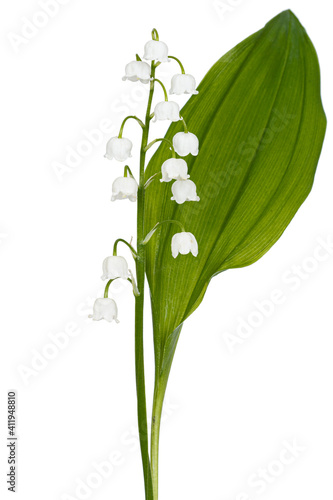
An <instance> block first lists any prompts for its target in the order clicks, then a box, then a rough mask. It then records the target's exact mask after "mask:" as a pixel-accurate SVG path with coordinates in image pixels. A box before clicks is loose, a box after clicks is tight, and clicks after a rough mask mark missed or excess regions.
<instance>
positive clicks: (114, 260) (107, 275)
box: [102, 255, 129, 280]
mask: <svg viewBox="0 0 333 500" xmlns="http://www.w3.org/2000/svg"><path fill="white" fill-rule="evenodd" d="M128 277H129V271H128V264H127V261H126V259H125V258H124V257H120V256H118V255H112V256H111V257H106V258H105V259H104V261H103V274H102V280H114V279H116V278H122V279H124V280H127V278H128Z"/></svg>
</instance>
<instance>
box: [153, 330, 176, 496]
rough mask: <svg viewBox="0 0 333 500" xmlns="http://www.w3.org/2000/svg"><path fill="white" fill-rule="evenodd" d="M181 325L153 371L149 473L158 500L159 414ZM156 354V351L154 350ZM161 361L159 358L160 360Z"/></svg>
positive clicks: (160, 413) (160, 414)
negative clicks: (165, 354)
mask: <svg viewBox="0 0 333 500" xmlns="http://www.w3.org/2000/svg"><path fill="white" fill-rule="evenodd" d="M181 329H182V326H179V327H178V328H176V330H174V332H173V336H174V340H173V344H174V345H173V349H172V351H171V352H172V353H171V356H170V358H169V360H168V362H166V363H163V359H162V367H161V366H160V364H159V363H156V362H155V366H156V372H155V386H154V400H153V412H152V419H151V452H150V460H151V473H152V478H153V490H154V500H158V452H159V441H160V427H161V416H162V408H163V401H164V396H165V391H166V388H167V384H168V379H169V374H170V369H171V365H172V360H173V356H174V353H175V350H176V347H177V343H178V339H179V335H180V332H181ZM155 354H156V352H155ZM160 361H161V360H160Z"/></svg>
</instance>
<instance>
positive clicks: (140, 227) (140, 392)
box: [135, 61, 155, 500]
mask: <svg viewBox="0 0 333 500" xmlns="http://www.w3.org/2000/svg"><path fill="white" fill-rule="evenodd" d="M154 77H155V65H154V61H152V63H151V78H152V79H154ZM153 94H154V81H151V83H150V91H149V97H148V104H147V112H146V118H145V126H144V128H143V132H142V141H141V149H140V178H139V187H138V201H137V255H138V258H137V259H136V274H137V286H138V290H139V293H140V295H139V296H137V297H135V373H136V391H137V411H138V426H139V438H140V447H141V457H142V465H143V473H144V482H145V493H146V500H153V499H154V497H153V485H152V477H151V469H150V460H149V451H148V425H147V408H146V389H145V374H144V350H143V311H144V286H145V265H146V249H145V245H144V244H143V239H144V234H145V227H144V209H145V187H144V184H145V178H144V177H145V160H146V147H147V144H148V136H149V123H150V112H151V105H152V100H153Z"/></svg>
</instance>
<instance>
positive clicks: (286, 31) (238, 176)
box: [145, 11, 326, 385]
mask: <svg viewBox="0 0 333 500" xmlns="http://www.w3.org/2000/svg"><path fill="white" fill-rule="evenodd" d="M198 90H199V94H198V95H197V96H193V97H192V98H191V99H190V100H189V101H188V103H187V104H186V105H185V107H184V108H183V110H182V112H181V115H182V116H183V117H184V119H185V121H186V123H187V126H188V129H189V131H190V132H193V133H194V134H196V135H197V136H198V138H199V140H200V149H199V155H198V156H197V157H192V156H191V155H189V156H188V157H187V158H186V161H187V163H188V167H189V173H190V175H191V180H193V181H194V182H195V183H196V186H197V191H198V195H199V196H200V198H201V200H200V202H186V203H185V204H183V205H177V204H176V203H175V202H174V201H171V200H170V198H171V186H170V184H169V183H157V181H156V180H155V181H154V184H152V185H151V186H150V187H148V189H147V193H146V210H145V212H146V216H145V227H146V231H147V232H148V231H149V230H150V229H151V228H152V227H153V226H154V225H155V224H156V223H157V222H158V221H162V220H166V219H176V220H178V221H180V222H181V223H182V224H183V225H184V226H185V228H186V231H189V232H191V233H193V234H194V235H195V237H196V239H197V241H198V244H199V255H198V256H197V257H196V258H195V257H193V256H192V255H185V256H182V255H180V256H178V257H177V258H176V259H174V258H173V257H172V255H171V238H172V235H173V234H174V233H175V232H178V229H177V228H176V226H175V225H173V224H172V225H171V224H170V225H163V226H162V227H161V229H159V230H158V231H157V232H156V233H155V234H154V236H153V237H152V239H151V240H150V242H149V243H148V245H147V277H148V281H149V286H150V292H151V300H152V311H153V323H154V344H155V358H156V369H157V373H158V374H159V375H160V376H161V377H162V376H163V373H164V374H165V376H166V378H167V376H168V372H169V370H170V366H171V363H172V358H173V354H174V351H175V348H176V345H177V340H178V337H179V333H180V329H181V328H179V327H180V325H182V323H183V322H184V320H185V319H186V318H187V317H188V316H189V315H190V314H191V313H192V312H193V311H194V310H195V309H196V308H197V307H198V305H199V304H200V302H201V301H202V299H203V296H204V294H205V291H206V289H207V286H208V284H209V282H210V280H211V278H212V277H213V276H215V275H216V274H218V273H220V272H221V271H225V270H227V269H230V268H236V267H243V266H247V265H249V264H252V263H253V262H255V261H256V260H258V259H259V258H260V257H261V256H262V255H264V254H265V252H267V250H269V248H270V247H271V246H272V245H273V244H274V243H275V242H276V241H277V239H278V238H279V237H280V236H281V235H282V233H283V231H284V230H285V229H286V227H287V225H288V224H289V222H290V221H291V219H292V218H293V217H294V215H295V213H296V212H297V210H298V208H299V207H300V205H301V204H302V203H303V201H304V200H305V198H306V197H307V195H308V194H309V192H310V190H311V187H312V183H313V179H314V174H315V170H316V165H317V162H318V159H319V155H320V151H321V147H322V142H323V139H324V134H325V128H326V120H325V114H324V111H323V108H322V104H321V99H320V75H319V66H318V61H317V56H316V52H315V49H314V47H313V45H312V43H311V41H310V39H309V37H308V36H307V34H306V32H305V30H304V28H303V27H302V26H301V24H300V23H299V21H298V20H297V18H296V17H295V16H294V14H293V13H292V12H290V11H285V12H282V13H281V14H280V15H278V16H277V17H275V18H274V19H272V20H271V21H270V22H269V23H268V24H267V25H266V26H265V27H264V28H263V29H262V30H260V31H258V32H257V33H255V34H254V35H252V36H250V37H249V38H247V39H246V40H244V41H243V42H242V43H240V44H239V45H237V46H236V47H235V48H234V49H232V50H231V51H230V52H228V53H227V54H226V55H225V56H224V57H222V58H221V59H220V60H219V61H218V62H217V63H216V64H215V65H214V66H213V67H212V68H211V70H210V71H209V72H208V74H207V75H206V76H205V78H204V79H203V81H202V82H201V84H200V85H199V87H198ZM182 130H183V129H182V124H181V123H180V122H177V123H174V124H172V125H171V126H170V128H169V130H168V132H167V134H166V138H168V139H169V140H172V137H173V135H174V134H175V133H177V132H179V131H182ZM169 157H170V150H169V149H168V147H167V146H166V145H165V144H161V146H160V147H159V149H158V150H157V152H156V153H155V154H154V156H153V157H152V159H151V161H150V163H149V165H148V167H147V170H146V177H147V179H148V178H150V177H151V176H152V175H154V174H155V173H156V172H159V171H160V169H161V165H162V163H163V161H165V160H166V159H167V158H169ZM164 378H165V377H164ZM165 384H166V381H165ZM165 384H163V385H165Z"/></svg>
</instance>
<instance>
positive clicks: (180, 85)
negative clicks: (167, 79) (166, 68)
mask: <svg viewBox="0 0 333 500" xmlns="http://www.w3.org/2000/svg"><path fill="white" fill-rule="evenodd" d="M196 86H197V85H196V82H195V79H194V76H192V75H186V74H177V75H174V76H173V77H172V79H171V89H170V91H169V92H170V94H176V95H181V94H198V91H197V90H195V87H196Z"/></svg>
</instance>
